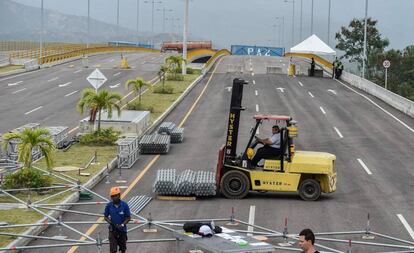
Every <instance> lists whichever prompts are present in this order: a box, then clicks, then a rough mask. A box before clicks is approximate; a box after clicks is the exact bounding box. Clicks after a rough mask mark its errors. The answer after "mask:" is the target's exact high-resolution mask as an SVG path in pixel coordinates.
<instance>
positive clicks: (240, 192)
mask: <svg viewBox="0 0 414 253" xmlns="http://www.w3.org/2000/svg"><path fill="white" fill-rule="evenodd" d="M220 188H221V193H222V194H223V195H224V197H226V198H228V199H242V198H244V197H246V195H247V194H248V193H249V191H250V180H249V178H248V177H247V176H246V175H245V174H244V173H243V172H240V171H237V170H232V171H229V172H227V173H226V174H224V176H223V178H222V179H221V182H220Z"/></svg>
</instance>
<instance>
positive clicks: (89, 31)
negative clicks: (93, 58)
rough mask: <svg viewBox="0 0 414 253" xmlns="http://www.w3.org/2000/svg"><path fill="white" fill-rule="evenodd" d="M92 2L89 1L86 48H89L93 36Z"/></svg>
mask: <svg viewBox="0 0 414 253" xmlns="http://www.w3.org/2000/svg"><path fill="white" fill-rule="evenodd" d="M90 10H91V0H88V37H87V41H86V48H89V43H90V36H91V12H90Z"/></svg>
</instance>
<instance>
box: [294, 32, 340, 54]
mask: <svg viewBox="0 0 414 253" xmlns="http://www.w3.org/2000/svg"><path fill="white" fill-rule="evenodd" d="M290 53H305V54H316V55H336V52H335V50H333V49H332V48H330V47H329V46H328V45H326V43H325V42H323V41H322V40H321V39H319V37H318V36H316V35H315V34H313V35H312V36H310V37H309V38H307V39H306V40H304V41H302V42H301V43H299V44H298V45H296V46H294V47H292V48H290Z"/></svg>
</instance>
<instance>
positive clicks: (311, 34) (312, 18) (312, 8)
mask: <svg viewBox="0 0 414 253" xmlns="http://www.w3.org/2000/svg"><path fill="white" fill-rule="evenodd" d="M311 35H313V0H312V4H311Z"/></svg>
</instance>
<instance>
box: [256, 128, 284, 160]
mask: <svg viewBox="0 0 414 253" xmlns="http://www.w3.org/2000/svg"><path fill="white" fill-rule="evenodd" d="M257 141H258V142H259V143H261V144H263V147H261V148H259V149H258V150H257V152H256V155H255V156H254V157H253V159H252V162H251V166H252V167H256V166H257V164H258V163H259V162H260V160H262V159H266V158H272V157H275V156H277V155H280V128H279V126H278V125H274V126H273V127H272V136H270V137H269V138H266V139H260V138H257Z"/></svg>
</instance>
